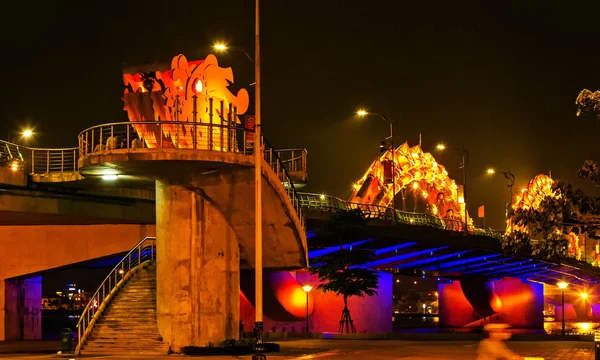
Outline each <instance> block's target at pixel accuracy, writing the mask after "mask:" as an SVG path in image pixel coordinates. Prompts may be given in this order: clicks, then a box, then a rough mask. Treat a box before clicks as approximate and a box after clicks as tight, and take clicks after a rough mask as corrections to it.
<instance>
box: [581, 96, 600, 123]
mask: <svg viewBox="0 0 600 360" xmlns="http://www.w3.org/2000/svg"><path fill="white" fill-rule="evenodd" d="M575 104H577V116H580V115H585V114H595V115H596V116H598V119H600V91H598V90H596V91H594V92H592V91H590V90H588V89H583V90H581V92H580V93H579V96H577V100H575Z"/></svg>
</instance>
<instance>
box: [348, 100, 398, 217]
mask: <svg viewBox="0 0 600 360" xmlns="http://www.w3.org/2000/svg"><path fill="white" fill-rule="evenodd" d="M356 115H357V116H359V117H366V116H368V115H374V116H379V117H380V118H382V119H383V121H385V122H386V123H388V124H389V125H390V136H389V137H388V138H387V139H389V140H390V146H391V149H392V209H393V211H394V221H396V169H395V167H396V163H395V161H394V153H395V151H396V149H395V148H394V124H393V122H392V120H393V119H392V116H391V111H390V118H389V120H388V119H387V118H386V117H385V116H383V115H381V114H379V113H372V112H368V111H367V110H366V109H358V110H357V111H356ZM387 139H386V140H387ZM382 143H383V141H382Z"/></svg>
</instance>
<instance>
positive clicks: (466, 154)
mask: <svg viewBox="0 0 600 360" xmlns="http://www.w3.org/2000/svg"><path fill="white" fill-rule="evenodd" d="M436 149H438V150H440V151H444V150H445V149H446V145H444V144H438V145H437V146H436ZM454 150H456V152H457V153H458V155H459V156H460V157H461V163H460V166H459V167H458V168H459V169H462V171H463V197H462V200H463V201H462V202H463V203H464V204H465V214H464V218H465V219H464V220H465V224H464V231H463V233H464V235H465V236H467V235H469V220H468V216H467V164H468V163H469V152H468V151H467V150H466V149H465V146H464V145H463V146H462V148H454ZM460 200H461V199H460V198H459V199H458V202H459V204H460V203H461V202H460Z"/></svg>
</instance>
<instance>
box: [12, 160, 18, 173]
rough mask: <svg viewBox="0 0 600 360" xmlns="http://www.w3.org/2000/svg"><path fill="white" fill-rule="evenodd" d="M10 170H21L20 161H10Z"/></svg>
mask: <svg viewBox="0 0 600 360" xmlns="http://www.w3.org/2000/svg"><path fill="white" fill-rule="evenodd" d="M10 170H12V171H18V170H19V162H18V161H13V162H12V163H10Z"/></svg>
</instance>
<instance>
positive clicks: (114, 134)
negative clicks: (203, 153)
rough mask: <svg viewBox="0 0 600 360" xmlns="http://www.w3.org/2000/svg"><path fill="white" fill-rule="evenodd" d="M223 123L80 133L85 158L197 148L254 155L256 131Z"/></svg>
mask: <svg viewBox="0 0 600 360" xmlns="http://www.w3.org/2000/svg"><path fill="white" fill-rule="evenodd" d="M222 122H223V123H205V122H186V121H171V120H163V121H134V122H130V121H127V122H117V123H109V124H102V125H96V126H92V127H90V128H87V129H85V130H83V131H82V132H81V133H79V136H78V140H79V152H80V154H81V156H86V155H89V154H94V153H98V152H103V151H105V150H111V151H113V150H136V149H140V148H157V149H194V150H211V151H224V152H234V153H242V154H251V153H252V152H253V150H252V149H251V148H249V147H247V146H246V137H247V135H248V134H254V131H253V130H250V129H246V128H244V127H241V126H240V125H238V124H237V123H235V122H234V121H233V120H232V121H227V120H225V119H222Z"/></svg>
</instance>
